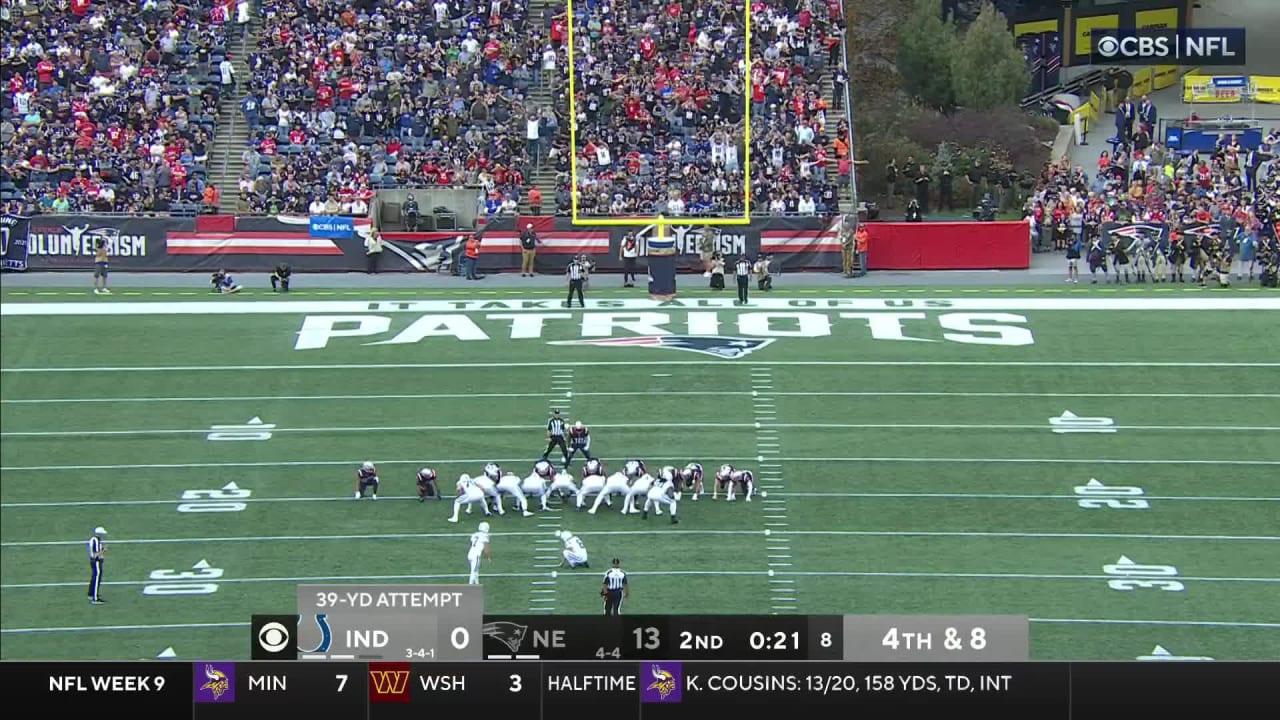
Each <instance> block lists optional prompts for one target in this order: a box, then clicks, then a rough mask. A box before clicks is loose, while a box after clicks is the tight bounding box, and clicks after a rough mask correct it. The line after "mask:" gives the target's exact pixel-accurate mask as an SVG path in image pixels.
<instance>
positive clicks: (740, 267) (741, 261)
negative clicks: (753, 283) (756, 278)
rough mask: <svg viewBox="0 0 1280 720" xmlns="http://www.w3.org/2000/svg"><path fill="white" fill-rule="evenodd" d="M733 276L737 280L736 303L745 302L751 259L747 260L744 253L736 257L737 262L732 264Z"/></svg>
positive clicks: (749, 278) (744, 303) (743, 303)
mask: <svg viewBox="0 0 1280 720" xmlns="http://www.w3.org/2000/svg"><path fill="white" fill-rule="evenodd" d="M733 276H734V277H735V278H736V279H737V281H738V304H739V305H746V304H747V283H748V282H750V280H751V261H749V260H747V256H746V255H742V256H741V257H739V258H738V262H737V264H736V265H734V268H733Z"/></svg>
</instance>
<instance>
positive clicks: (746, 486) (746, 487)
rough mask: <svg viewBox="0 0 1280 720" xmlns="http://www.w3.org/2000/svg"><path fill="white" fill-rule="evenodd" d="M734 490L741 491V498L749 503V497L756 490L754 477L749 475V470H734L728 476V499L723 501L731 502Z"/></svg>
mask: <svg viewBox="0 0 1280 720" xmlns="http://www.w3.org/2000/svg"><path fill="white" fill-rule="evenodd" d="M734 488H739V489H741V490H742V495H743V497H745V498H746V499H747V502H751V495H752V494H753V493H754V492H755V489H756V486H755V476H753V475H752V474H751V471H750V470H734V471H733V473H732V474H731V475H730V476H729V497H727V498H725V500H727V501H729V502H733V490H734Z"/></svg>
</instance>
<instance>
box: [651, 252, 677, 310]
mask: <svg viewBox="0 0 1280 720" xmlns="http://www.w3.org/2000/svg"><path fill="white" fill-rule="evenodd" d="M646 259H647V260H648V262H649V297H651V298H653V299H655V300H667V299H670V298H673V297H675V295H676V257H675V255H650V256H649V257H648V258H646Z"/></svg>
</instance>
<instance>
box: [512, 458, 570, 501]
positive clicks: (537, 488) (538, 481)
mask: <svg viewBox="0 0 1280 720" xmlns="http://www.w3.org/2000/svg"><path fill="white" fill-rule="evenodd" d="M569 477H571V478H572V477H573V476H572V475H570V476H569ZM520 492H522V493H524V496H525V497H526V498H531V497H536V498H538V500H539V501H540V502H541V505H542V511H543V512H546V511H548V510H550V509H551V508H549V507H547V495H548V493H547V478H546V477H544V476H543V474H542V473H540V472H538V468H537V466H536V465H535V466H534V469H533V472H531V473H529V477H527V478H525V479H524V480H522V481H520ZM525 509H526V510H528V509H529V508H528V506H527V505H526V506H525Z"/></svg>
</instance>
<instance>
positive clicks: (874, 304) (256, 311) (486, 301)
mask: <svg viewBox="0 0 1280 720" xmlns="http://www.w3.org/2000/svg"><path fill="white" fill-rule="evenodd" d="M584 304H585V305H586V307H585V308H582V310H600V311H619V310H621V311H627V310H724V311H727V312H740V313H751V312H759V311H761V310H791V311H801V312H803V311H810V312H812V311H822V310H872V311H874V310H884V311H894V310H898V311H901V310H904V309H911V310H926V311H931V312H956V311H969V310H983V311H992V310H1001V311H1009V310H1020V311H1028V310H1078V311H1094V312H1098V311H1112V310H1140V311H1154V310H1165V311H1179V310H1181V311H1194V310H1209V311H1221V310H1280V298H1275V297H1239V296H1233V297H1129V298H1119V297H1106V298H1099V297H1095V298H1083V297H1081V298H1063V297H1056V298H1034V297H1000V298H951V297H946V296H942V297H912V298H909V299H907V298H832V297H821V296H814V297H805V296H804V295H802V294H801V295H796V296H784V297H778V296H771V297H766V298H759V299H757V300H755V301H754V302H753V303H752V304H751V305H750V306H748V307H739V306H736V305H734V304H733V301H732V300H731V299H730V298H698V299H694V300H673V301H662V300H651V299H648V298H593V299H591V300H588V301H586V303H584ZM545 310H563V308H562V307H561V306H560V304H559V303H558V302H556V301H555V300H550V299H547V300H498V299H496V298H493V297H489V298H465V299H457V300H372V299H369V300H293V301H289V300H284V301H271V300H241V301H239V302H210V301H194V302H163V301H138V300H124V301H119V302H111V303H89V302H20V303H0V316H6V317H17V316H27V317H30V316H54V315H63V316H104V315H116V316H120V315H296V314H319V313H361V314H369V313H460V312H479V313H484V312H495V311H502V312H512V311H515V312H539V311H545Z"/></svg>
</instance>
